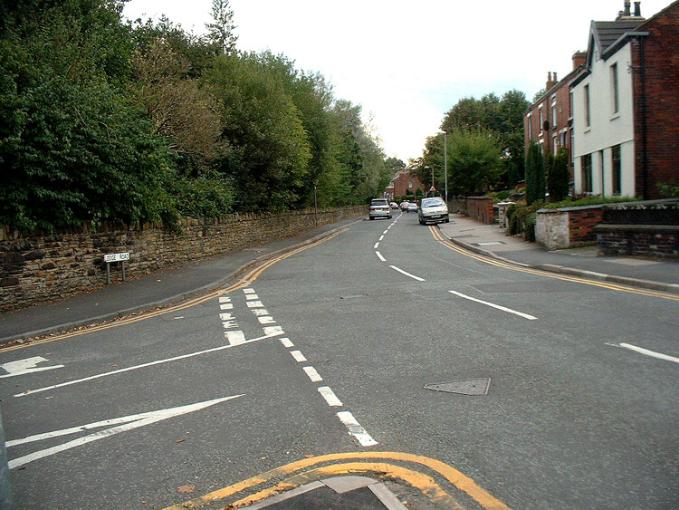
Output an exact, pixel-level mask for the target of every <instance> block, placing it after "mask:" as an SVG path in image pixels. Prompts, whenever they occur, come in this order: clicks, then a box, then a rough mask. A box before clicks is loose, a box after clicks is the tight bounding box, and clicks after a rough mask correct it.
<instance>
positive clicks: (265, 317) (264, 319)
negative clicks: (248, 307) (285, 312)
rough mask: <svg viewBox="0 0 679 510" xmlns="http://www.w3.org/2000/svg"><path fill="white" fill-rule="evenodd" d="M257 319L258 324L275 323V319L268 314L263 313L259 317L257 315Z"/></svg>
mask: <svg viewBox="0 0 679 510" xmlns="http://www.w3.org/2000/svg"><path fill="white" fill-rule="evenodd" d="M257 320H258V321H259V323H260V324H275V323H276V321H275V320H273V317H271V316H270V315H263V316H261V317H257Z"/></svg>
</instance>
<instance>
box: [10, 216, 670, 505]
mask: <svg viewBox="0 0 679 510" xmlns="http://www.w3.org/2000/svg"><path fill="white" fill-rule="evenodd" d="M678 309H679V301H677V300H672V299H666V298H663V297H662V296H660V295H658V296H651V295H645V294H644V293H643V292H641V291H640V292H622V291H619V290H616V289H614V288H610V287H609V286H605V285H601V284H598V285H590V284H587V283H586V282H577V281H572V279H569V278H568V277H557V276H551V277H547V276H545V275H541V274H537V273H533V272H526V271H520V270H516V269H512V268H509V267H504V265H495V264H489V263H487V262H484V261H482V260H478V259H477V258H474V257H471V256H467V255H465V254H463V253H460V252H459V251H456V250H454V249H451V247H450V246H448V245H447V244H446V243H444V242H442V241H441V240H440V239H439V238H438V236H437V235H436V230H435V228H434V229H432V228H428V227H423V226H420V225H418V222H417V218H416V215H414V214H411V215H409V214H404V215H398V216H395V217H394V219H393V220H381V221H362V222H358V223H356V224H353V225H352V226H351V227H350V228H349V229H348V230H347V231H346V232H344V233H342V234H341V235H339V236H336V237H334V238H333V239H330V240H328V241H327V242H324V243H322V244H319V245H318V246H314V247H312V248H310V249H307V250H305V251H302V252H300V253H297V254H295V255H294V256H291V257H289V258H286V259H285V260H282V261H280V262H278V263H277V264H275V265H272V266H271V267H269V268H268V269H267V270H266V271H264V272H262V273H261V274H260V275H259V276H258V278H257V279H256V281H253V282H251V283H250V284H249V285H247V286H243V287H242V288H235V289H233V290H230V291H229V292H226V293H225V294H224V295H223V296H221V297H214V298H212V299H209V300H207V301H205V302H203V303H199V304H197V305H195V306H192V307H190V308H187V309H184V310H180V311H175V312H172V313H169V314H164V315H156V316H152V317H149V318H148V319H146V320H142V321H138V322H134V323H131V324H126V325H121V326H119V327H112V328H109V329H106V330H100V331H96V332H92V333H89V334H83V335H79V336H74V337H72V338H69V339H67V340H63V341H57V342H50V343H44V344H37V345H33V346H30V347H27V348H23V349H17V350H12V351H7V352H3V353H0V366H2V367H3V368H4V371H3V372H2V373H3V374H4V375H3V377H2V380H0V397H1V398H2V407H3V416H4V419H5V433H6V434H5V435H6V438H7V439H8V440H9V443H8V446H9V448H8V455H9V458H10V466H11V467H12V484H13V492H14V499H15V501H16V503H17V506H18V508H48V507H49V508H69V509H72V508H88V509H93V508H164V507H167V506H170V505H176V504H179V503H181V502H183V501H186V500H190V499H192V498H196V497H199V496H201V495H205V494H210V493H212V494H213V496H214V497H215V498H217V496H219V494H222V495H223V493H215V492H214V491H217V490H219V489H221V488H224V487H228V486H231V485H232V484H235V483H237V482H240V481H243V480H247V479H249V478H250V477H253V476H255V475H258V474H262V473H267V472H269V471H270V470H272V469H274V468H277V467H280V466H285V465H290V464H291V463H295V462H298V461H300V460H303V459H307V460H308V463H309V464H314V463H315V462H317V463H318V464H319V465H320V463H321V462H323V463H324V464H323V465H324V466H325V468H324V469H325V470H326V472H330V471H332V470H331V468H329V467H327V466H328V465H331V464H333V463H335V464H336V465H337V466H340V467H337V468H336V471H337V473H342V472H345V471H346V472H348V471H351V469H350V468H349V467H346V466H349V464H348V463H347V458H348V457H347V458H345V457H342V456H339V455H336V454H341V453H347V452H356V453H355V455H354V456H353V457H351V460H352V461H358V460H363V461H366V462H365V463H364V465H365V466H366V467H365V470H366V471H369V470H370V469H372V470H373V471H379V470H380V469H382V472H385V470H387V469H388V467H385V466H395V465H397V464H398V465H399V466H401V467H402V466H404V465H405V463H406V461H407V462H410V463H409V464H408V465H409V466H410V467H411V468H412V470H411V471H410V473H413V472H416V473H420V474H421V473H424V472H425V471H426V473H427V474H428V475H429V476H430V479H432V480H433V481H434V482H436V483H437V484H438V486H439V487H440V488H442V489H443V491H444V492H445V493H446V494H448V495H449V496H450V499H445V497H444V496H445V494H444V495H442V494H439V495H438V496H436V497H434V496H432V494H433V493H434V492H435V491H432V490H429V491H427V487H422V491H421V494H415V495H413V494H411V497H412V499H411V502H410V504H408V503H407V505H408V506H409V508H437V507H438V508H446V507H453V503H452V502H453V501H457V503H455V504H458V505H459V507H461V508H506V507H510V508H517V509H518V508H555V509H571V508H644V509H661V508H662V509H669V508H677V507H678V506H679V484H677V480H679V455H678V454H677V452H679V429H677V423H679V406H678V405H677V401H678V398H677V397H678V394H679V393H678V391H677V388H679V363H677V362H678V361H679V359H677V358H676V356H678V355H679V335H678V334H677V331H678V330H679V313H678ZM37 369H40V370H39V371H38V370H37ZM476 379H481V380H483V379H490V385H489V387H488V392H487V394H486V395H475V396H468V395H461V394H458V393H449V392H441V391H432V390H430V389H425V385H428V384H433V383H448V382H456V383H457V382H460V381H469V380H476ZM377 452H400V454H403V455H405V454H410V455H413V457H412V458H410V457H409V458H408V459H410V460H408V459H406V457H398V455H396V454H389V455H387V454H381V453H379V454H378V453H377ZM400 454H399V455H400ZM328 455H330V457H323V456H328ZM333 455H336V456H335V457H333ZM387 458H388V459H389V462H387V461H386V460H385V459H387ZM404 459H405V460H404ZM427 459H435V460H436V461H440V462H441V463H443V464H441V466H446V469H448V468H449V469H450V471H445V470H444V469H443V468H441V469H440V470H439V471H436V470H435V469H433V468H432V466H433V465H434V464H432V463H431V462H430V460H427ZM378 464H379V465H378ZM293 465H294V466H296V464H293ZM436 465H437V466H438V465H439V464H436ZM341 466H345V467H341ZM376 466H377V467H376ZM380 466H381V467H380ZM413 466H419V467H418V469H415V468H414V467H413ZM423 466H424V467H423ZM354 468H356V466H354ZM373 468H374V469H373ZM394 469H395V468H394ZM293 471H294V469H293V468H290V472H291V473H292V472H293ZM444 471H445V472H447V473H453V474H454V476H453V475H451V476H448V477H447V478H446V477H445V476H442V475H441V473H443V472H444ZM404 472H405V471H404ZM394 473H397V471H396V470H395V471H394ZM398 473H400V471H398ZM398 473H397V474H394V476H393V477H392V479H393V480H394V485H393V487H394V490H395V491H396V492H397V493H398V494H399V495H400V496H401V497H402V499H405V498H406V496H407V494H408V493H407V490H406V488H403V487H401V488H400V490H401V492H398V491H399V487H398V485H399V483H398V482H399V476H397V475H398ZM279 475H281V473H280V472H277V476H279ZM262 476H263V477H264V478H266V476H264V475H262ZM403 476H404V477H405V475H403ZM413 476H414V475H413ZM279 477H280V476H279ZM456 477H457V478H456ZM401 478H402V479H404V478H403V477H401ZM401 481H402V480H401ZM257 483H259V482H257ZM423 483H424V482H423ZM426 483H431V482H426ZM465 484H466V485H465ZM246 485H247V484H246ZM254 485H256V484H254V483H253V488H254ZM403 485H404V486H407V485H408V484H407V483H404V484H403ZM410 485H413V484H410ZM415 485H416V484H415ZM425 485H426V484H425ZM472 486H473V487H472ZM470 487H471V488H470ZM410 489H412V487H410ZM430 489H431V487H430ZM415 492H416V491H415ZM422 493H427V494H425V496H426V497H424V496H423V495H422ZM429 505H431V506H429Z"/></svg>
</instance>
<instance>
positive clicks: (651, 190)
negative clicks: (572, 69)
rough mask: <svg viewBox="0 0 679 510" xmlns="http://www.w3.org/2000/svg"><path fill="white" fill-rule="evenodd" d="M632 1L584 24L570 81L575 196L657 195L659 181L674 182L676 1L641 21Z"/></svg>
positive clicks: (678, 81) (678, 75)
mask: <svg viewBox="0 0 679 510" xmlns="http://www.w3.org/2000/svg"><path fill="white" fill-rule="evenodd" d="M634 4H635V9H634V13H633V14H632V13H630V2H629V1H625V4H624V5H625V10H624V11H621V12H620V13H619V15H618V17H617V19H616V20H615V21H593V22H592V23H591V25H590V35H589V44H588V49H587V61H586V63H585V66H584V68H583V70H582V71H581V72H580V73H579V74H577V76H576V77H575V78H574V79H573V80H572V82H571V84H570V87H571V94H572V97H573V119H574V123H573V134H574V139H573V159H574V178H575V192H576V193H577V194H581V193H585V194H597V195H633V196H641V197H643V198H657V197H658V188H657V184H658V183H660V182H668V183H669V182H674V183H675V184H679V145H678V144H677V140H679V124H678V123H677V114H676V112H677V111H679V93H678V92H677V91H678V90H679V50H678V49H677V48H679V0H677V1H674V2H672V3H671V4H670V5H668V6H667V7H666V8H664V9H663V10H662V11H660V12H659V13H657V14H656V15H655V16H653V17H652V18H650V19H648V20H646V19H644V18H643V17H642V16H641V11H640V2H634Z"/></svg>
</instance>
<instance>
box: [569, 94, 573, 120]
mask: <svg viewBox="0 0 679 510" xmlns="http://www.w3.org/2000/svg"><path fill="white" fill-rule="evenodd" d="M568 118H569V119H572V118H573V91H572V90H571V91H570V92H569V93H568Z"/></svg>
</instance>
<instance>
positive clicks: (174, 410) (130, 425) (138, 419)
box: [7, 395, 243, 469]
mask: <svg viewBox="0 0 679 510" xmlns="http://www.w3.org/2000/svg"><path fill="white" fill-rule="evenodd" d="M242 396H243V395H234V396H232V397H224V398H217V399H214V400H206V401H205V402H197V403H195V404H189V405H185V406H179V407H170V408H167V409H159V410H157V411H151V412H148V413H141V414H133V415H130V416H123V417H121V418H113V419H110V420H103V421H98V422H94V423H88V424H87V425H82V426H80V427H71V428H68V429H62V430H55V431H53V432H46V433H44V434H36V435H33V436H28V437H25V438H23V439H15V440H13V441H8V442H7V446H8V447H11V446H16V445H19V444H24V443H31V442H33V441H41V440H43V439H50V438H53V437H60V436H65V435H69V434H76V433H78V432H83V431H86V430H90V429H95V428H101V427H106V426H108V425H118V424H122V425H118V426H117V427H112V428H109V429H105V430H100V431H98V432H95V433H94V434H90V435H87V436H84V437H80V438H78V439H74V440H72V441H68V442H66V443H63V444H60V445H57V446H53V447H51V448H47V449H45V450H40V451H37V452H33V453H30V454H28V455H24V456H22V457H17V458H16V459H12V460H10V461H9V462H8V465H9V468H10V469H14V468H18V467H21V466H23V465H26V464H28V463H29V462H33V461H34V460H38V459H43V458H45V457H49V456H51V455H54V454H56V453H59V452H63V451H65V450H70V449H71V448H76V447H78V446H82V445H84V444H87V443H91V442H92V441H97V440H99V439H104V438H107V437H111V436H113V435H115V434H119V433H121V432H126V431H128V430H133V429H136V428H139V427H144V426H146V425H150V424H152V423H156V422H159V421H162V420H167V419H168V418H173V417H175V416H180V415H182V414H187V413H192V412H195V411H200V410H201V409H205V408H207V407H210V406H213V405H215V404H219V403H220V402H226V401H227V400H232V399H235V398H239V397H242Z"/></svg>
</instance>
